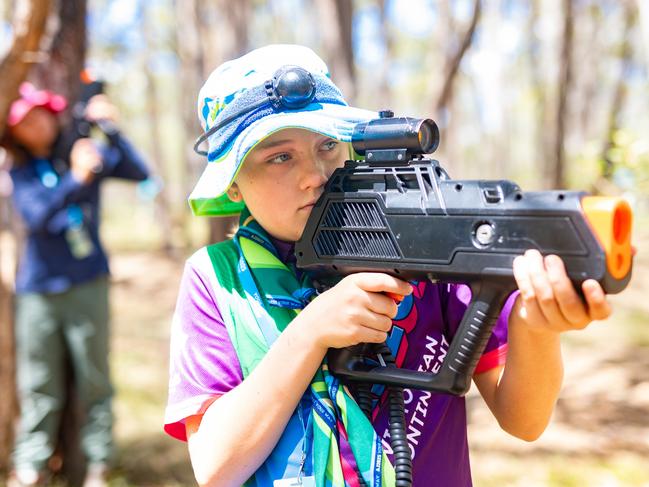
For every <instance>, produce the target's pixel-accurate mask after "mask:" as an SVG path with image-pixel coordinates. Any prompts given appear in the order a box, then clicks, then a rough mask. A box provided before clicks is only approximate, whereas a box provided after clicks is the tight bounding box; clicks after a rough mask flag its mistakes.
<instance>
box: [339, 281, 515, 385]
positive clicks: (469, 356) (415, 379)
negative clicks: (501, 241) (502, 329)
mask: <svg viewBox="0 0 649 487" xmlns="http://www.w3.org/2000/svg"><path fill="white" fill-rule="evenodd" d="M515 288H516V287H515V283H514V281H513V279H511V277H503V279H501V280H491V281H478V282H475V283H473V284H472V285H471V291H472V295H473V300H472V301H471V304H470V305H469V308H468V309H467V311H466V312H465V313H464V317H463V318H462V322H461V323H460V326H459V328H458V330H457V333H456V334H455V336H454V337H453V340H452V341H451V345H450V347H449V350H448V352H447V354H446V358H445V359H444V364H443V366H442V368H441V370H440V371H439V372H438V373H437V374H433V373H431V372H420V371H416V370H409V369H400V368H397V367H394V366H387V367H383V366H374V365H370V364H368V363H367V362H366V361H365V360H364V356H365V355H366V352H367V350H368V349H367V348H366V347H365V346H366V345H367V344H359V345H355V346H354V347H349V348H344V349H330V350H329V353H328V354H327V359H328V363H329V369H330V370H331V372H332V373H333V374H335V375H337V376H339V377H340V378H342V379H346V380H350V381H356V382H370V383H373V384H384V385H388V386H397V387H407V388H411V389H423V390H427V391H434V392H441V393H445V394H454V395H463V394H465V393H466V392H467V391H468V390H469V387H470V386H471V378H472V376H473V372H474V370H475V367H476V365H477V363H478V360H479V359H480V356H481V355H482V352H483V351H484V349H485V346H486V345H487V341H488V340H489V336H490V335H491V330H492V329H493V327H494V325H495V323H496V320H497V319H498V316H499V314H500V310H501V309H502V307H503V304H504V302H505V299H507V296H508V295H509V294H510V293H511V292H512V291H513V290H514V289H515Z"/></svg>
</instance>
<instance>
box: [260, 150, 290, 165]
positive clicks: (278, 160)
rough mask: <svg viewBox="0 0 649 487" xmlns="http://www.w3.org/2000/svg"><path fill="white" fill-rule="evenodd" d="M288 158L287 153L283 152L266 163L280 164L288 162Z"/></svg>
mask: <svg viewBox="0 0 649 487" xmlns="http://www.w3.org/2000/svg"><path fill="white" fill-rule="evenodd" d="M290 158H291V156H290V155H289V154H288V153H286V152H283V153H282V154H277V155H276V156H273V157H271V158H270V159H268V160H267V161H266V162H268V163H270V164H282V163H283V162H286V161H288V160H289V159H290Z"/></svg>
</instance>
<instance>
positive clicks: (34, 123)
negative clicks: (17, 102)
mask: <svg viewBox="0 0 649 487" xmlns="http://www.w3.org/2000/svg"><path fill="white" fill-rule="evenodd" d="M9 131H10V134H11V136H12V137H13V138H14V139H15V140H16V142H18V143H19V144H20V145H22V146H23V147H25V148H26V149H28V150H29V151H30V152H32V153H33V154H35V155H43V154H42V152H43V151H47V150H49V148H50V147H51V146H52V144H53V143H54V140H55V139H56V136H57V135H58V120H57V118H56V115H54V114H53V113H52V112H50V111H49V110H47V109H45V108H42V107H34V108H32V109H31V110H29V112H27V115H25V117H24V118H23V119H22V120H21V121H20V122H18V123H17V124H16V125H14V126H13V127H11V128H10V129H9Z"/></svg>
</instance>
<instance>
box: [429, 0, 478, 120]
mask: <svg viewBox="0 0 649 487" xmlns="http://www.w3.org/2000/svg"><path fill="white" fill-rule="evenodd" d="M481 12H482V2H481V0H474V2H473V13H472V15H471V21H470V22H469V26H468V27H467V29H466V31H465V32H464V35H463V36H462V38H461V40H460V41H459V42H458V47H457V49H455V51H454V52H452V53H451V54H450V56H448V57H447V59H446V66H445V67H444V83H443V84H442V89H441V90H440V93H439V96H438V97H437V102H436V103H435V113H436V114H437V117H438V118H439V117H440V115H441V113H442V112H443V111H444V110H445V109H446V107H447V106H448V104H449V101H450V98H451V96H453V84H454V82H455V78H456V76H457V72H458V70H459V69H460V63H461V62H462V58H463V57H464V54H465V53H466V51H467V50H468V49H469V47H471V43H472V42H473V34H474V33H475V30H476V27H477V26H478V21H479V20H480V14H481ZM443 118H445V117H443Z"/></svg>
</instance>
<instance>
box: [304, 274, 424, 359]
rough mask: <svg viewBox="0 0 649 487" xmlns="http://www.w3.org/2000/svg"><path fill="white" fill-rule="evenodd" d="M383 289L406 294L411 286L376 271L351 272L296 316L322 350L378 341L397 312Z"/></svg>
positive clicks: (385, 332)
mask: <svg viewBox="0 0 649 487" xmlns="http://www.w3.org/2000/svg"><path fill="white" fill-rule="evenodd" d="M387 292H390V293H394V294H399V295H407V294H410V293H411V292H412V286H411V285H410V284H409V283H407V282H406V281H402V280H401V279H397V278H395V277H392V276H390V275H388V274H382V273H378V272H361V273H358V274H351V275H349V276H347V277H345V278H344V279H342V280H341V281H340V282H339V283H338V284H336V285H335V286H334V287H332V288H331V289H329V290H328V291H326V292H324V293H322V294H321V295H319V296H318V297H317V298H315V299H314V300H313V301H312V302H311V303H309V305H308V306H306V307H305V308H304V310H302V312H301V313H300V314H299V315H298V317H297V318H296V320H297V321H299V322H300V326H304V332H305V333H308V334H310V335H311V336H312V338H313V340H314V342H315V343H316V345H318V346H319V347H321V348H322V349H323V350H325V351H326V349H328V348H343V347H348V346H351V345H356V344H357V343H381V342H384V341H385V340H386V338H387V332H388V331H390V328H391V327H392V318H394V317H395V316H396V314H397V304H396V303H395V301H394V299H392V298H391V297H388V296H386V295H385V294H383V293H387ZM302 324H303V325H302Z"/></svg>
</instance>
